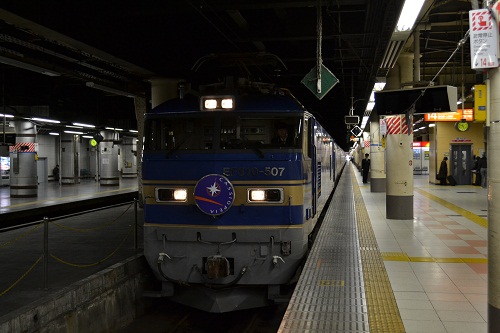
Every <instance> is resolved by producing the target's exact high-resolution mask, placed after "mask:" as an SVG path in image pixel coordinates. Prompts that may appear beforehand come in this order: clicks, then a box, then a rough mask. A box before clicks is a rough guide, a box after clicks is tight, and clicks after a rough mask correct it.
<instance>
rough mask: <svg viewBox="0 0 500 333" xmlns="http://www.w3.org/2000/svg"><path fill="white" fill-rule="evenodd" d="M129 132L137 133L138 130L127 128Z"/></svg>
mask: <svg viewBox="0 0 500 333" xmlns="http://www.w3.org/2000/svg"><path fill="white" fill-rule="evenodd" d="M128 131H129V132H132V133H139V131H136V130H128Z"/></svg>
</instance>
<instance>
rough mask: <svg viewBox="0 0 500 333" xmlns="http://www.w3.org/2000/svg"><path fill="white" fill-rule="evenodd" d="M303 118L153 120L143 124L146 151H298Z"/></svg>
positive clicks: (221, 116) (213, 116)
mask: <svg viewBox="0 0 500 333" xmlns="http://www.w3.org/2000/svg"><path fill="white" fill-rule="evenodd" d="M303 123H304V122H303V118H302V117H301V116H300V117H299V116H298V115H295V116H285V117H284V116H283V115H265V116H264V115H262V116H260V115H256V114H248V115H242V114H238V115H236V114H228V113H219V114H209V115H203V116H201V117H200V116H196V117H194V116H189V115H188V116H174V117H169V118H163V119H152V120H150V121H149V122H147V123H146V128H147V131H146V145H145V148H146V149H150V150H167V151H173V150H175V151H179V150H181V151H182V150H189V151H192V150H219V149H222V150H235V149H255V148H258V149H259V150H262V149H276V148H278V149H279V148H295V149H298V148H301V147H302V145H303V142H302V133H303Z"/></svg>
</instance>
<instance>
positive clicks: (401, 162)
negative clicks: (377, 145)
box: [385, 115, 413, 220]
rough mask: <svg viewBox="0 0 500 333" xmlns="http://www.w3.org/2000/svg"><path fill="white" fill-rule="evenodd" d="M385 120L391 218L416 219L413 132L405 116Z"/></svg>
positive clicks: (386, 202) (388, 205) (387, 196)
mask: <svg viewBox="0 0 500 333" xmlns="http://www.w3.org/2000/svg"><path fill="white" fill-rule="evenodd" d="M385 120H386V123H387V138H386V146H387V148H386V159H387V165H386V170H387V176H386V177H387V179H386V200H385V205H386V214H387V218H388V219H396V220H411V219H413V165H412V164H413V149H412V144H413V135H412V134H413V130H412V128H411V127H409V126H407V122H406V118H405V115H395V116H390V117H386V118H385ZM409 134H410V135H409Z"/></svg>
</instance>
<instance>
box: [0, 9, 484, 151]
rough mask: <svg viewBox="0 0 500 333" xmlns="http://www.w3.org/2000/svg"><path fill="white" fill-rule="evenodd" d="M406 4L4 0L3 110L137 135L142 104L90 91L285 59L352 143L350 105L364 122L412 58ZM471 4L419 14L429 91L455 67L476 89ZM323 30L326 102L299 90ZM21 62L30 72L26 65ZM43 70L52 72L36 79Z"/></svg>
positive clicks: (315, 107) (456, 78) (457, 80)
mask: <svg viewBox="0 0 500 333" xmlns="http://www.w3.org/2000/svg"><path fill="white" fill-rule="evenodd" d="M480 2H481V1H480ZM403 4H404V1H403V0H384V1H379V0H330V1H327V0H321V1H316V0H313V1H307V0H304V1H298V0H297V1H289V0H238V1H234V0H169V1H142V2H137V1H130V0H123V1H70V0H67V1H55V0H47V1H27V0H4V1H2V4H1V5H0V7H1V8H0V63H4V64H3V65H2V64H0V65H1V66H0V69H1V71H0V80H1V82H2V105H4V107H6V108H7V112H6V113H9V112H11V111H12V110H13V111H14V112H21V113H23V112H35V113H37V112H38V113H41V115H42V114H44V113H47V112H49V114H48V115H47V116H50V117H54V118H64V119H67V120H73V121H80V122H92V123H95V124H106V125H107V126H115V127H129V128H130V127H134V126H136V125H135V114H134V102H133V99H132V98H128V97H126V96H120V95H116V94H114V93H109V92H103V91H100V90H97V89H92V88H91V87H89V85H92V84H94V85H101V86H105V87H108V88H112V89H117V90H120V91H124V92H128V93H130V94H131V95H141V96H145V97H147V98H149V95H150V83H149V81H148V80H150V79H152V78H156V77H166V78H180V79H182V78H188V77H189V75H190V70H191V68H192V67H193V65H194V64H195V63H196V61H197V60H198V59H199V58H201V57H203V56H205V55H207V54H213V53H245V52H252V53H261V52H263V53H264V52H265V53H271V54H274V55H276V56H278V57H279V58H280V59H281V60H282V62H283V64H284V65H285V67H286V69H285V70H283V71H282V72H281V74H280V75H281V78H280V83H281V84H282V85H283V86H284V87H286V88H289V89H290V90H291V91H292V93H293V94H294V95H295V96H296V97H297V98H298V99H299V100H300V101H301V102H302V103H303V104H304V105H305V106H306V108H308V109H309V110H310V111H312V112H313V113H314V114H315V115H316V116H317V117H318V119H319V120H320V122H321V123H322V124H323V125H324V126H325V127H326V128H327V129H328V130H329V131H330V132H333V133H332V134H333V135H334V136H335V137H336V139H337V141H338V142H339V143H340V144H342V145H345V144H346V142H345V136H346V132H347V131H346V127H345V125H344V116H345V115H347V114H348V113H349V110H350V109H351V107H353V114H354V115H359V116H360V117H361V116H363V114H364V110H365V108H366V103H367V102H368V98H369V95H370V92H371V90H372V88H373V84H374V83H375V81H376V80H377V78H378V77H385V76H387V75H390V73H389V72H390V71H391V70H393V69H394V68H395V66H397V65H396V60H397V59H398V57H399V56H400V55H401V54H402V53H403V52H409V53H410V54H412V52H413V37H412V36H413V35H409V36H405V37H403V38H396V37H395V36H394V35H393V31H394V28H395V25H396V23H397V20H398V17H399V14H400V11H401V9H402V6H403ZM480 5H481V4H480ZM319 8H321V11H320V12H321V34H319V31H318V12H319ZM470 9H471V2H470V1H465V0H426V3H425V5H424V8H423V9H422V12H421V15H420V16H419V17H418V20H419V22H420V24H419V29H421V33H420V35H419V45H420V51H421V68H422V69H421V73H422V74H421V78H420V80H418V81H422V84H424V83H425V82H428V81H430V80H432V79H433V78H434V76H435V75H436V73H438V71H439V69H440V68H441V66H443V64H445V63H447V66H446V68H445V69H444V70H442V71H441V73H440V75H439V76H438V77H436V78H434V79H435V81H437V83H439V84H451V85H455V86H458V87H463V88H459V95H460V94H461V91H463V92H464V95H465V96H467V95H468V94H469V93H470V88H471V86H472V85H473V84H474V83H476V81H477V80H478V75H477V73H476V72H475V71H471V70H470V60H469V58H470V54H469V44H468V43H467V44H466V45H465V47H463V48H461V49H460V51H458V52H456V53H455V54H454V53H453V52H454V51H455V49H456V48H457V43H459V41H460V40H461V39H462V38H463V37H464V35H465V32H466V31H467V29H468V11H469V10H470ZM319 35H321V58H322V62H323V65H324V66H326V67H327V68H328V69H329V70H330V71H331V72H332V73H333V74H334V75H335V76H336V77H337V78H338V80H339V83H338V84H337V85H335V86H334V87H333V89H332V90H331V91H329V92H328V93H327V94H326V95H325V96H324V97H323V98H322V99H318V98H317V97H316V96H315V95H314V94H313V93H312V92H311V91H309V90H308V89H307V88H306V87H305V86H304V85H303V84H302V83H301V80H302V79H303V78H304V76H306V74H308V73H309V71H310V70H311V69H313V68H314V67H315V66H316V63H317V58H318V54H319V52H318V36H319ZM452 54H453V56H452V58H451V59H450V56H451V55H452ZM5 63H10V65H6V64H5ZM20 63H22V65H21V67H26V65H28V66H31V67H30V68H31V70H25V69H21V68H19V67H20V65H19V64H20ZM40 69H42V70H41V71H45V73H44V74H45V75H44V74H40V73H37V71H38V72H40ZM90 82H91V83H92V84H90ZM9 110H10V111H9ZM26 110H27V111H26ZM11 113H12V112H11Z"/></svg>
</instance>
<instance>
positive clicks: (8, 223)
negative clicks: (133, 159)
mask: <svg viewBox="0 0 500 333" xmlns="http://www.w3.org/2000/svg"><path fill="white" fill-rule="evenodd" d="M137 191H138V181H137V178H120V181H119V184H118V185H114V186H103V185H100V183H99V182H96V181H94V180H93V179H82V180H81V182H80V183H79V184H72V185H61V184H59V183H58V182H54V181H51V182H46V183H40V184H39V185H38V190H37V196H36V197H32V198H11V197H10V187H9V186H0V229H2V228H7V227H12V226H16V225H19V224H22V223H27V222H32V221H36V220H42V219H43V218H44V217H46V216H47V217H52V216H54V215H58V216H61V215H65V214H72V213H75V212H78V211H81V210H85V209H92V208H95V207H99V206H105V205H113V204H116V203H120V202H124V201H128V200H133V199H134V198H137V197H138V193H137Z"/></svg>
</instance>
